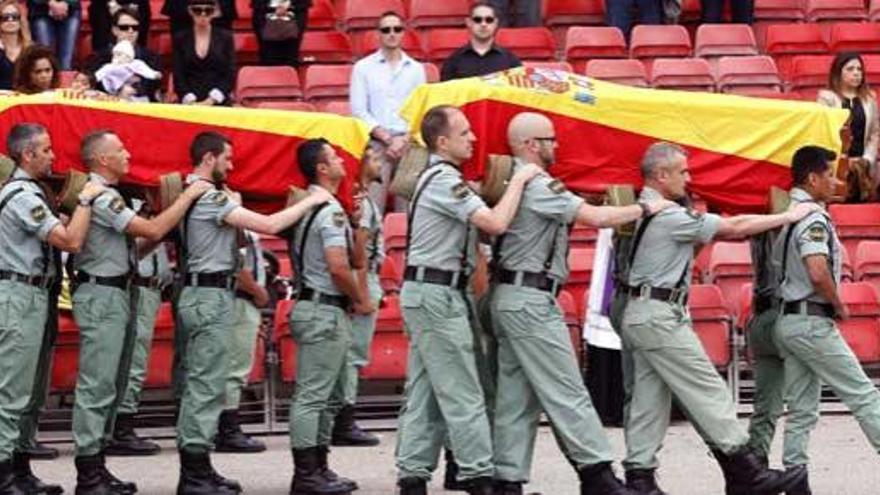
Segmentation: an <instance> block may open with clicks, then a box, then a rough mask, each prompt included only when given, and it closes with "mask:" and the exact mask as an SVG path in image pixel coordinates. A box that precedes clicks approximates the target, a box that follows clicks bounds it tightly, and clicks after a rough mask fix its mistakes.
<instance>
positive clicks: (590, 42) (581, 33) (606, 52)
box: [565, 26, 627, 74]
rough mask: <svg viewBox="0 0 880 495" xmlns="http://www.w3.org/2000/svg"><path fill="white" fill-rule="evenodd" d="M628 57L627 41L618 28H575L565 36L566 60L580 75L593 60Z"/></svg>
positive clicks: (570, 29)
mask: <svg viewBox="0 0 880 495" xmlns="http://www.w3.org/2000/svg"><path fill="white" fill-rule="evenodd" d="M626 57H627V50H626V40H625V39H624V37H623V33H622V32H621V31H620V29H618V28H616V27H607V26H603V27H582V26H575V27H572V28H569V30H568V32H567V33H566V34H565V60H568V61H569V62H570V63H571V64H572V66H573V67H574V69H575V71H576V72H578V73H581V74H582V73H583V72H584V69H585V67H586V65H587V62H588V61H589V60H591V59H597V58H626Z"/></svg>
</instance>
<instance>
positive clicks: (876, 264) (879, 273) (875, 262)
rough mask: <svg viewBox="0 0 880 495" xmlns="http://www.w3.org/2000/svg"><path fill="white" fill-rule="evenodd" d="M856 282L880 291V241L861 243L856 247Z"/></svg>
mask: <svg viewBox="0 0 880 495" xmlns="http://www.w3.org/2000/svg"><path fill="white" fill-rule="evenodd" d="M854 271H855V280H857V281H859V282H868V283H870V284H872V285H873V286H874V287H875V288H877V289H878V290H880V241H861V242H859V244H858V245H857V247H856V256H855V263H854Z"/></svg>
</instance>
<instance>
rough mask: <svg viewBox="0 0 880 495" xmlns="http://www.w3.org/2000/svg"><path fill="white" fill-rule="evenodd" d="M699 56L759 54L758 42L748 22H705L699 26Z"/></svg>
mask: <svg viewBox="0 0 880 495" xmlns="http://www.w3.org/2000/svg"><path fill="white" fill-rule="evenodd" d="M694 53H695V55H696V56H697V57H720V56H723V55H757V54H758V43H757V42H756V41H755V33H753V32H752V28H751V27H750V26H749V25H748V24H703V25H702V26H700V27H699V28H697V36H696V39H695V48H694Z"/></svg>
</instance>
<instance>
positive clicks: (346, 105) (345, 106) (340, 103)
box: [318, 100, 351, 116]
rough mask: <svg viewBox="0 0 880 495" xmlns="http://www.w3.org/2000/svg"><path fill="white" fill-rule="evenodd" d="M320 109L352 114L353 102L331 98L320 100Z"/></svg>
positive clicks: (337, 113) (340, 113) (347, 114)
mask: <svg viewBox="0 0 880 495" xmlns="http://www.w3.org/2000/svg"><path fill="white" fill-rule="evenodd" d="M318 110H319V111H321V112H324V113H333V114H336V115H344V116H351V102H350V101H349V100H329V101H324V102H319V104H318Z"/></svg>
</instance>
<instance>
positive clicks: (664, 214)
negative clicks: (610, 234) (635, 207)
mask: <svg viewBox="0 0 880 495" xmlns="http://www.w3.org/2000/svg"><path fill="white" fill-rule="evenodd" d="M655 199H663V196H662V195H661V194H660V193H659V192H657V191H656V190H654V189H651V188H650V187H645V188H644V189H642V193H641V194H640V195H639V200H640V201H651V200H655ZM644 221H645V220H644V219H642V220H639V222H638V225H637V226H636V231H638V228H639V227H641V224H642V222H644ZM720 225H721V217H720V216H718V215H713V214H711V213H699V212H696V211H694V210H690V209H687V208H685V207H683V206H672V207H669V208H667V209H665V210H663V211H661V212H659V213H657V214H656V215H655V216H654V218H653V220H651V223H650V224H649V225H648V227H647V229H645V232H644V235H643V236H642V239H641V241H640V242H639V246H638V247H637V251H636V256H635V259H634V260H633V264H632V267H631V268H630V271H629V285H630V286H632V287H637V286H641V285H650V286H651V287H662V288H667V289H672V288H675V287H676V286H677V284H678V282H679V280H680V279H681V278H682V273H684V281H683V283H682V285H681V286H682V287H684V288H687V287H689V286H690V280H691V272H692V271H693V263H692V261H693V258H694V244H697V243H700V244H705V243H707V242H709V241H711V240H712V238H713V237H715V234H716V233H717V232H718V227H719V226H720Z"/></svg>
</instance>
